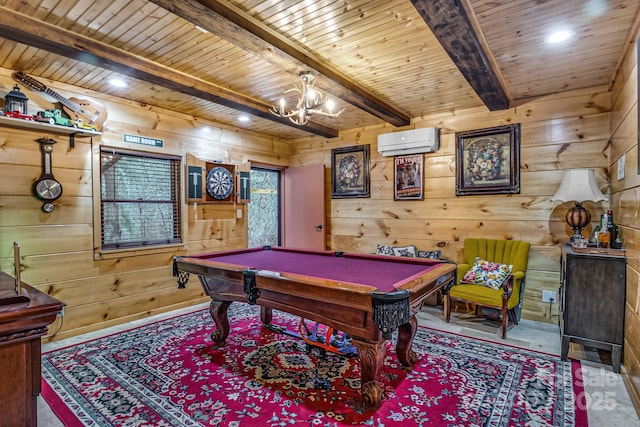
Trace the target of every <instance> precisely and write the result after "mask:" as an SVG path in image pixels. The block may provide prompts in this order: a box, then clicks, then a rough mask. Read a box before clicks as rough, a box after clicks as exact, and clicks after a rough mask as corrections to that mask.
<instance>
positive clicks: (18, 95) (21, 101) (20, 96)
mask: <svg viewBox="0 0 640 427" xmlns="http://www.w3.org/2000/svg"><path fill="white" fill-rule="evenodd" d="M27 102H29V98H27V95H25V94H24V93H22V92H20V88H19V87H18V85H15V86H14V87H13V89H12V90H11V92H9V93H8V94H7V96H5V97H4V108H5V111H11V112H14V111H17V112H18V113H20V114H24V115H28V113H27Z"/></svg>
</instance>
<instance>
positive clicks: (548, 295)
mask: <svg viewBox="0 0 640 427" xmlns="http://www.w3.org/2000/svg"><path fill="white" fill-rule="evenodd" d="M542 302H553V303H554V304H555V303H556V293H555V292H554V291H542Z"/></svg>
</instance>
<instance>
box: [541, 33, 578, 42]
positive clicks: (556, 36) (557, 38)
mask: <svg viewBox="0 0 640 427" xmlns="http://www.w3.org/2000/svg"><path fill="white" fill-rule="evenodd" d="M574 34H575V33H574V32H573V31H570V30H559V31H554V32H553V33H551V34H550V35H549V36H548V37H547V39H546V42H547V43H549V44H554V43H560V42H563V41H565V40H569V39H570V38H571V37H573V36H574Z"/></svg>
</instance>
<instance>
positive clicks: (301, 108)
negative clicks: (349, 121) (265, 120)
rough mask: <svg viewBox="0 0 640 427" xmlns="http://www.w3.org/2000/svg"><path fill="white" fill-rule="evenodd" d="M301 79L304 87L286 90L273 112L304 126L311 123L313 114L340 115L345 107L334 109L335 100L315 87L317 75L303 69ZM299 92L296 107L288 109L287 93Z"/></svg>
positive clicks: (272, 109)
mask: <svg viewBox="0 0 640 427" xmlns="http://www.w3.org/2000/svg"><path fill="white" fill-rule="evenodd" d="M300 80H301V81H302V88H299V87H298V86H295V87H293V88H291V89H288V90H286V91H285V92H284V93H285V96H283V97H282V98H281V99H280V102H279V104H278V105H277V106H272V107H271V109H270V111H271V113H272V114H274V115H276V116H278V117H285V118H288V119H289V120H291V121H292V122H293V123H295V124H297V125H300V126H303V125H306V124H307V123H309V120H310V118H311V116H312V115H314V114H317V115H321V116H328V117H338V116H339V115H340V114H341V113H342V112H343V111H344V108H343V109H341V110H340V111H335V112H334V111H333V109H334V102H333V100H332V99H329V98H328V97H327V96H326V95H325V94H323V93H322V92H320V91H319V90H318V89H315V87H314V86H315V82H316V78H315V76H314V75H313V74H312V73H311V72H309V71H303V72H301V73H300ZM290 93H293V94H297V95H298V99H297V101H296V104H295V107H294V108H292V109H290V110H287V101H286V98H288V97H287V94H290Z"/></svg>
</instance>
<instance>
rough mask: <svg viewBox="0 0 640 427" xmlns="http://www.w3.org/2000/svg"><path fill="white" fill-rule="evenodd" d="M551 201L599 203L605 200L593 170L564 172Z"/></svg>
mask: <svg viewBox="0 0 640 427" xmlns="http://www.w3.org/2000/svg"><path fill="white" fill-rule="evenodd" d="M551 200H560V201H562V202H578V203H582V202H584V201H587V200H589V201H592V202H599V201H601V200H607V198H606V197H605V195H604V194H602V191H600V188H599V187H598V183H597V182H596V176H595V174H594V172H593V169H570V170H566V171H564V176H563V177H562V182H561V183H560V187H559V188H558V191H556V194H554V195H553V198H552V199H551Z"/></svg>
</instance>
